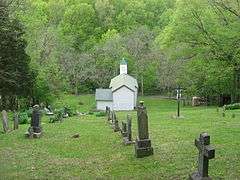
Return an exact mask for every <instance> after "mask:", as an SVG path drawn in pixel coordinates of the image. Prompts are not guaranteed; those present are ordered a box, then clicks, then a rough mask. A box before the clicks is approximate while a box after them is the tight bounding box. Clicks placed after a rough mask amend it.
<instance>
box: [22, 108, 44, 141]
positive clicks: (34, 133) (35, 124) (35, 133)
mask: <svg viewBox="0 0 240 180" xmlns="http://www.w3.org/2000/svg"><path fill="white" fill-rule="evenodd" d="M40 117H41V113H40V108H39V105H35V106H34V107H33V113H32V118H31V126H30V127H29V129H28V132H27V133H25V135H26V136H27V137H29V138H39V137H40V136H41V133H42V128H41V126H40V124H41V121H40Z"/></svg>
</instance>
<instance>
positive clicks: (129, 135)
mask: <svg viewBox="0 0 240 180" xmlns="http://www.w3.org/2000/svg"><path fill="white" fill-rule="evenodd" d="M123 142H124V144H125V145H130V144H134V141H132V119H131V116H130V115H127V136H126V137H124V138H123Z"/></svg>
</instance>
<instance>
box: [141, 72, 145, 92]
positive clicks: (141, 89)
mask: <svg viewBox="0 0 240 180" xmlns="http://www.w3.org/2000/svg"><path fill="white" fill-rule="evenodd" d="M141 91H142V96H144V92H143V75H141Z"/></svg>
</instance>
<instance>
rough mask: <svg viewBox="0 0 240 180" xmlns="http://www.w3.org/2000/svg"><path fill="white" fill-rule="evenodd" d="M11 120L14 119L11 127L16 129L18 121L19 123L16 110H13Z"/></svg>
mask: <svg viewBox="0 0 240 180" xmlns="http://www.w3.org/2000/svg"><path fill="white" fill-rule="evenodd" d="M13 121H14V124H13V129H14V130H16V129H18V123H19V120H18V113H17V112H14V117H13Z"/></svg>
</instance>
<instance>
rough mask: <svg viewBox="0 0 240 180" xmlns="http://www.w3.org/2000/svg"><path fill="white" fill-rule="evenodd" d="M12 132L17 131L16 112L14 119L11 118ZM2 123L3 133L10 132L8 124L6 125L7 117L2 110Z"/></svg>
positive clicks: (5, 112)
mask: <svg viewBox="0 0 240 180" xmlns="http://www.w3.org/2000/svg"><path fill="white" fill-rule="evenodd" d="M13 122H14V123H13V130H17V129H18V115H17V113H16V112H14V117H13ZM2 123H3V132H4V133H7V132H9V131H11V130H10V127H9V123H8V115H7V111H5V110H3V111H2Z"/></svg>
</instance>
